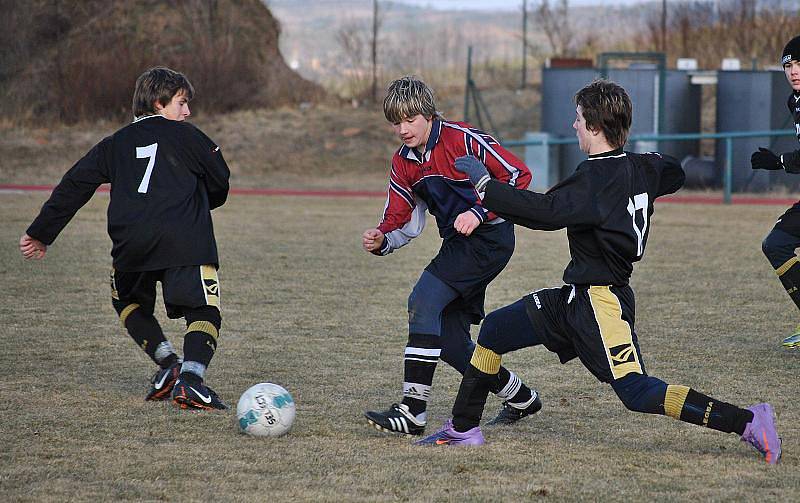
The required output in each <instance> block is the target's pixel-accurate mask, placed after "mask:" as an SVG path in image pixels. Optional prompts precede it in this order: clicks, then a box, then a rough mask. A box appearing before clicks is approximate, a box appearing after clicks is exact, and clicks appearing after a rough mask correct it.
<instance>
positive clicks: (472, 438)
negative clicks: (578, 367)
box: [418, 299, 541, 445]
mask: <svg viewBox="0 0 800 503" xmlns="http://www.w3.org/2000/svg"><path fill="white" fill-rule="evenodd" d="M525 302H526V301H525V299H520V300H518V301H517V302H515V303H514V304H511V305H509V306H506V307H503V308H501V309H498V310H497V311H494V312H492V313H490V314H489V315H488V316H487V317H486V319H485V320H484V321H483V325H482V326H481V331H480V335H479V336H478V344H477V345H476V347H475V351H474V352H473V354H472V358H471V360H470V364H469V366H468V367H467V369H466V371H465V372H464V377H463V378H462V380H461V385H460V386H459V389H458V395H457V396H456V401H455V404H454V405H453V419H452V420H449V421H447V422H446V423H445V425H444V427H443V428H442V429H441V430H440V431H438V432H436V433H434V434H433V435H431V436H429V437H426V438H425V439H423V440H420V441H419V442H418V444H419V445H438V444H447V445H478V444H482V443H483V434H482V433H481V431H480V428H479V426H478V425H479V423H480V420H481V416H482V415H483V409H484V408H485V406H486V397H487V396H488V395H489V392H490V391H491V390H492V387H493V386H495V385H496V383H497V380H498V377H499V376H498V374H499V373H500V371H501V368H502V367H501V365H500V361H501V354H505V353H508V352H510V351H514V350H517V349H521V348H523V347H529V346H535V345H537V344H541V341H540V340H539V338H538V337H537V335H536V334H535V330H534V327H533V324H532V323H531V321H530V318H529V317H528V314H527V310H526V306H525Z"/></svg>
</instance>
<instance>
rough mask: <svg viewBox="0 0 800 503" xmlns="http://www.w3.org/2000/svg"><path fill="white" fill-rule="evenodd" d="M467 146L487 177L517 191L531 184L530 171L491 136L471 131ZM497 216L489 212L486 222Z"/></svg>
mask: <svg viewBox="0 0 800 503" xmlns="http://www.w3.org/2000/svg"><path fill="white" fill-rule="evenodd" d="M473 131H474V134H473V135H471V139H470V142H469V146H470V148H471V150H472V152H470V154H471V155H474V156H475V157H477V158H478V159H480V160H481V162H483V164H484V165H485V166H486V169H487V170H488V171H489V175H490V176H491V177H492V178H494V179H496V180H498V181H500V182H503V183H505V184H507V185H510V186H512V187H514V188H517V189H521V190H524V189H527V188H528V186H529V185H530V184H531V179H532V175H531V171H530V170H529V169H528V167H527V166H526V165H525V163H523V162H522V161H521V160H519V159H518V158H517V156H515V155H514V154H512V153H511V152H510V151H508V150H506V149H505V147H503V146H502V145H500V144H499V143H498V142H497V140H495V139H494V138H493V137H492V136H490V135H488V134H486V133H483V132H482V131H478V130H473ZM496 216H497V215H496V214H494V213H492V212H489V213H488V214H487V215H486V220H491V219H493V218H495V217H496Z"/></svg>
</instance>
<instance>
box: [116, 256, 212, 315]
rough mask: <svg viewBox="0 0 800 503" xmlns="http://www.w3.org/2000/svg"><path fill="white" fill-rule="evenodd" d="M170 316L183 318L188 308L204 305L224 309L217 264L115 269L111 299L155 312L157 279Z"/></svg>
mask: <svg viewBox="0 0 800 503" xmlns="http://www.w3.org/2000/svg"><path fill="white" fill-rule="evenodd" d="M157 281H160V282H161V293H162V295H163V297H164V306H165V307H166V309H167V316H169V317H170V318H181V317H183V316H184V309H193V308H198V307H203V306H214V307H216V308H217V309H219V308H220V303H219V296H220V291H219V279H218V278H217V268H216V267H215V266H214V265H191V266H183V267H172V268H169V269H162V270H160V271H144V272H124V271H117V270H115V269H113V268H112V269H111V298H112V299H113V300H114V301H115V303H116V302H121V303H123V304H132V303H136V304H139V305H140V306H141V307H142V308H143V309H145V310H146V311H147V312H148V313H151V314H152V313H153V310H154V308H155V302H156V282H157Z"/></svg>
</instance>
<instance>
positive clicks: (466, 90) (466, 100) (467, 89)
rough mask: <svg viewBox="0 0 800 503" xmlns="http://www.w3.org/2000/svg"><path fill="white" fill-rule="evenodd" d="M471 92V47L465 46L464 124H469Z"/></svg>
mask: <svg viewBox="0 0 800 503" xmlns="http://www.w3.org/2000/svg"><path fill="white" fill-rule="evenodd" d="M471 91H472V46H471V45H470V46H467V82H466V84H465V85H464V122H469V98H470V96H469V94H470V92H471Z"/></svg>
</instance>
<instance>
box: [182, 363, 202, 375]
mask: <svg viewBox="0 0 800 503" xmlns="http://www.w3.org/2000/svg"><path fill="white" fill-rule="evenodd" d="M181 372H191V373H192V374H194V375H196V376H198V377H200V379H204V378H205V374H206V366H205V365H203V364H202V363H200V362H193V361H185V362H183V364H182V365H181Z"/></svg>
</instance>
